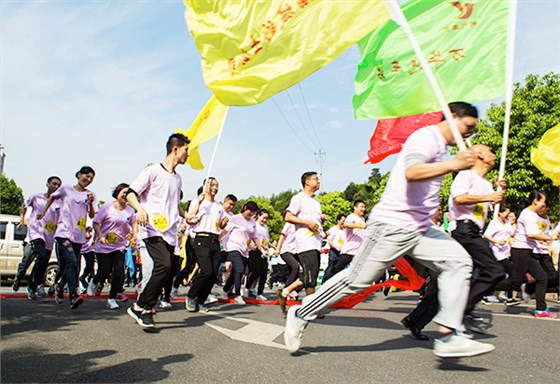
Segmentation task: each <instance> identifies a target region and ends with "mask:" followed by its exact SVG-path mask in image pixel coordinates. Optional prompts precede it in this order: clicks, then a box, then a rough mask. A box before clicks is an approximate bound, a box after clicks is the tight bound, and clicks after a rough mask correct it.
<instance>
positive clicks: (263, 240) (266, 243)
mask: <svg viewBox="0 0 560 384" xmlns="http://www.w3.org/2000/svg"><path fill="white" fill-rule="evenodd" d="M262 245H263V247H266V246H267V245H268V241H266V239H262Z"/></svg>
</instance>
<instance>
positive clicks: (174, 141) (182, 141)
mask: <svg viewBox="0 0 560 384" xmlns="http://www.w3.org/2000/svg"><path fill="white" fill-rule="evenodd" d="M190 142H191V141H190V140H189V139H188V137H187V136H185V135H183V134H181V133H174V134H172V135H171V136H169V139H167V144H165V146H166V148H167V154H168V155H169V154H170V153H171V151H172V150H173V147H182V146H184V145H188V144H189V143H190Z"/></svg>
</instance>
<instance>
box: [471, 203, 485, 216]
mask: <svg viewBox="0 0 560 384" xmlns="http://www.w3.org/2000/svg"><path fill="white" fill-rule="evenodd" d="M484 207H485V206H484V204H483V203H478V204H475V205H474V206H473V214H474V217H475V218H476V219H477V220H483V219H484Z"/></svg>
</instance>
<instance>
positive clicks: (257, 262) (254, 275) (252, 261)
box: [245, 250, 268, 295]
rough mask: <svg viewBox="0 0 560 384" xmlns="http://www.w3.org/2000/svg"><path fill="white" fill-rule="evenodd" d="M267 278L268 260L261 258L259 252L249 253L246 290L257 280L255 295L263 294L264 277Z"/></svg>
mask: <svg viewBox="0 0 560 384" xmlns="http://www.w3.org/2000/svg"><path fill="white" fill-rule="evenodd" d="M267 276H268V259H267V258H266V257H263V256H262V253H261V251H259V250H254V251H249V275H248V276H247V284H246V285H245V287H246V288H247V289H249V288H251V286H252V285H253V283H254V282H255V281H257V279H258V280H259V285H258V288H257V294H259V295H262V294H263V293H264V286H265V285H266V277H267Z"/></svg>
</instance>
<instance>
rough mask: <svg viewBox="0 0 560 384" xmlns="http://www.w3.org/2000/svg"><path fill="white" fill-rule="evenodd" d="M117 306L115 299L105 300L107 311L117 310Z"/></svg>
mask: <svg viewBox="0 0 560 384" xmlns="http://www.w3.org/2000/svg"><path fill="white" fill-rule="evenodd" d="M118 307H119V305H118V304H117V300H115V299H108V300H107V308H109V309H117V308H118Z"/></svg>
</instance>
